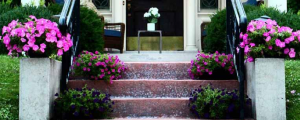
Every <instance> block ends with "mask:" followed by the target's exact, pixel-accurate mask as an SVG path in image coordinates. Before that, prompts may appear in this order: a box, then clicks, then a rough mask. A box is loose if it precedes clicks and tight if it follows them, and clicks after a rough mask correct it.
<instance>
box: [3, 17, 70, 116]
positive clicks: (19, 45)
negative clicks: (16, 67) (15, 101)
mask: <svg viewBox="0 0 300 120" xmlns="http://www.w3.org/2000/svg"><path fill="white" fill-rule="evenodd" d="M1 35H2V36H0V41H1V43H3V44H5V46H6V48H7V50H8V51H9V52H8V55H10V56H20V54H22V55H24V56H29V57H30V58H23V59H21V60H20V89H19V92H20V97H19V101H20V111H19V117H20V119H47V118H51V116H50V115H51V114H52V111H51V110H52V107H53V104H52V103H51V102H52V101H53V100H54V98H53V97H51V96H54V92H59V90H60V88H59V87H60V85H59V83H60V79H61V70H62V63H61V62H60V61H56V60H53V59H50V58H49V57H50V56H51V55H52V54H57V56H62V55H63V53H64V52H66V51H68V50H69V49H70V47H72V46H73V42H72V40H71V35H70V34H67V35H66V36H64V35H62V33H61V32H60V31H59V29H58V25H57V23H55V22H52V21H50V20H48V19H44V18H39V19H38V18H36V17H35V16H32V15H30V16H29V18H28V21H27V22H24V23H22V22H19V21H18V20H13V21H12V22H11V23H9V24H8V25H7V26H4V27H3V28H2V33H1ZM49 113H50V114H49Z"/></svg>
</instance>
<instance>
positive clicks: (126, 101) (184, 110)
mask: <svg viewBox="0 0 300 120" xmlns="http://www.w3.org/2000/svg"><path fill="white" fill-rule="evenodd" d="M112 100H113V101H114V102H115V105H114V106H113V107H114V112H113V113H112V117H117V118H124V117H129V118H130V117H133V118H134V117H143V116H151V117H181V118H195V116H194V115H193V114H192V113H191V112H190V109H189V107H188V104H189V98H114V99H112Z"/></svg>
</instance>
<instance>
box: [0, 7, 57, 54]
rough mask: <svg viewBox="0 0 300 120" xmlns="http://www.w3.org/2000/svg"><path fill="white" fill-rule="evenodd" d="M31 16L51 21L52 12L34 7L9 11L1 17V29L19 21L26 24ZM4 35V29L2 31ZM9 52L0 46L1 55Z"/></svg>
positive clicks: (0, 31) (0, 30)
mask: <svg viewBox="0 0 300 120" xmlns="http://www.w3.org/2000/svg"><path fill="white" fill-rule="evenodd" d="M29 15H33V16H36V17H37V18H45V19H50V20H51V21H55V20H54V19H51V16H52V12H51V11H49V10H48V9H46V8H44V7H34V6H25V7H16V8H14V9H12V10H10V11H7V12H5V13H3V14H1V15H0V28H3V26H6V25H8V24H9V23H10V22H11V21H13V20H18V21H19V22H26V21H27V18H28V16H29ZM0 33H1V34H2V29H0ZM7 53H8V51H7V49H6V48H5V46H4V45H3V44H0V54H7Z"/></svg>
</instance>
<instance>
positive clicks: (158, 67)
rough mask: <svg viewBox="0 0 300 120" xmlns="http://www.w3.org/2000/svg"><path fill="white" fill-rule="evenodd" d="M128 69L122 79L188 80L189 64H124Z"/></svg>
mask: <svg viewBox="0 0 300 120" xmlns="http://www.w3.org/2000/svg"><path fill="white" fill-rule="evenodd" d="M125 65H126V66H127V67H128V69H127V71H126V72H125V73H124V74H123V77H122V78H123V79H172V80H182V79H190V76H189V75H188V72H187V70H188V68H189V67H190V63H189V62H178V63H170V62H167V63H147V62H145V63H136V62H135V63H132V62H125Z"/></svg>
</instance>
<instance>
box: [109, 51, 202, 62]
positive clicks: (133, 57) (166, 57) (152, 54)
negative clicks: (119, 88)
mask: <svg viewBox="0 0 300 120" xmlns="http://www.w3.org/2000/svg"><path fill="white" fill-rule="evenodd" d="M197 53H198V52H197V51H162V53H161V54H160V53H159V51H141V52H140V54H138V52H137V51H125V52H124V53H123V54H120V52H119V51H112V52H109V54H111V55H118V56H119V58H120V59H121V60H122V61H124V62H190V61H191V60H192V59H196V55H197Z"/></svg>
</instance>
